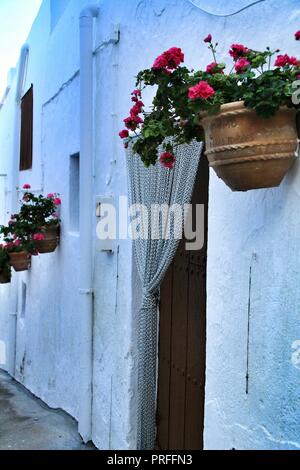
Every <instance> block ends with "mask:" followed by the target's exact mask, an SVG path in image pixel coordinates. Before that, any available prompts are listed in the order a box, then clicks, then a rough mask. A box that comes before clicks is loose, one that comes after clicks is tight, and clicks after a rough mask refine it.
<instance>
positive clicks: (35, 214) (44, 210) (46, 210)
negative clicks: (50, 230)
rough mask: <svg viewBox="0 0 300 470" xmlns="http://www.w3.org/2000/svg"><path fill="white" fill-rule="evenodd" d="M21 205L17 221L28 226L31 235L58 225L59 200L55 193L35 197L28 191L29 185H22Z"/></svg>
mask: <svg viewBox="0 0 300 470" xmlns="http://www.w3.org/2000/svg"><path fill="white" fill-rule="evenodd" d="M23 189H25V190H26V191H25V193H24V195H23V200H22V205H21V208H20V212H19V214H18V217H19V219H21V220H22V221H24V222H26V223H27V224H29V225H30V227H31V231H32V233H36V232H38V231H39V230H43V229H45V228H46V227H49V226H53V225H59V223H60V219H59V216H58V212H57V211H58V207H59V206H60V205H61V199H60V197H59V194H57V193H49V194H48V195H47V196H43V195H42V194H40V195H38V196H35V195H34V194H33V193H32V192H31V191H30V186H29V185H24V186H23Z"/></svg>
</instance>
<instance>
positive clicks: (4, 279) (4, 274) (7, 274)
mask: <svg viewBox="0 0 300 470" xmlns="http://www.w3.org/2000/svg"><path fill="white" fill-rule="evenodd" d="M10 281H11V271H10V270H5V271H0V284H9V283H10Z"/></svg>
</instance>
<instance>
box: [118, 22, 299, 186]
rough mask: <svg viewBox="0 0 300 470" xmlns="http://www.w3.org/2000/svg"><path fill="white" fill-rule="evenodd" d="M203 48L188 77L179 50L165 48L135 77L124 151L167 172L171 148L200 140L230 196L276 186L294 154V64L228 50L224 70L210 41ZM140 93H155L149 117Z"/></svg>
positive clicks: (240, 48) (267, 54) (235, 47)
mask: <svg viewBox="0 0 300 470" xmlns="http://www.w3.org/2000/svg"><path fill="white" fill-rule="evenodd" d="M299 38H300V34H299V31H297V32H296V33H295V39H296V40H298V41H299ZM203 41H204V43H205V44H207V46H208V48H209V50H210V51H211V53H212V55H213V62H211V63H209V64H207V65H206V67H205V68H204V69H202V70H194V69H191V70H189V69H188V68H187V67H185V66H183V65H182V63H183V62H184V54H183V51H182V50H181V49H180V48H178V47H171V48H170V49H168V50H166V51H164V52H163V53H162V54H161V55H159V56H158V57H157V58H156V59H155V60H154V62H153V65H152V66H151V67H150V68H148V69H146V70H141V71H140V72H139V73H138V74H137V81H136V89H135V90H133V92H132V93H131V108H130V111H129V115H128V117H126V118H125V119H124V120H123V121H124V129H122V130H121V131H120V133H119V136H120V138H121V139H122V140H123V142H124V147H125V148H127V147H128V145H129V143H132V150H133V152H134V153H135V154H137V155H138V156H140V158H141V160H142V161H143V163H144V164H145V166H146V167H150V166H151V165H155V164H156V162H157V161H159V162H160V164H161V165H163V166H164V167H165V168H167V169H168V170H170V171H171V170H172V168H173V167H174V166H175V167H176V158H178V157H176V148H177V147H178V146H179V145H181V144H184V143H190V142H192V141H193V140H196V141H198V142H199V141H204V140H205V144H206V154H207V157H208V160H209V163H210V166H211V167H212V168H213V169H214V170H215V172H216V173H217V175H218V176H219V177H220V178H222V180H223V181H224V182H225V183H226V184H227V185H228V186H229V187H230V188H231V189H232V190H234V191H247V190H249V189H257V188H270V187H274V186H278V185H279V184H280V182H281V181H282V179H283V178H284V176H285V174H286V173H287V171H288V170H289V168H290V167H291V165H292V164H293V162H294V160H295V157H296V152H297V145H298V142H297V131H296V113H297V110H299V109H300V103H299V99H298V98H299V90H297V87H295V85H296V84H297V80H299V78H300V60H299V59H298V58H297V57H294V56H290V55H288V54H278V52H279V50H278V49H274V50H272V49H270V48H269V47H267V48H266V49H265V50H262V51H257V50H255V49H252V48H249V47H248V46H245V45H243V44H237V43H234V44H231V46H230V49H229V51H228V53H229V55H230V57H231V60H232V65H230V67H227V65H226V63H223V62H219V61H218V58H217V46H218V42H215V40H214V39H213V37H212V35H211V34H208V35H207V36H206V37H205V38H204V39H203ZM299 44H300V43H299ZM148 86H150V87H153V86H156V87H157V89H156V95H155V97H154V98H153V101H152V110H151V112H149V110H148V109H147V110H145V108H144V103H143V101H142V95H143V93H144V89H145V88H146V87H148ZM299 117H300V114H299ZM297 119H298V116H297ZM299 122H300V119H299ZM137 137H138V138H137Z"/></svg>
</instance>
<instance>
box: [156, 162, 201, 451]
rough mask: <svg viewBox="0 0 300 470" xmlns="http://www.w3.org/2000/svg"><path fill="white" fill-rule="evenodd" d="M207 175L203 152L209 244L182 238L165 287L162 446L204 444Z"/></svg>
mask: <svg viewBox="0 0 300 470" xmlns="http://www.w3.org/2000/svg"><path fill="white" fill-rule="evenodd" d="M208 179H209V169H208V164H207V160H206V158H205V157H204V156H203V157H202V158H201V162H200V167H199V171H198V175H197V181H196V184H195V190H194V195H193V204H196V203H197V204H205V221H204V229H205V243H204V246H203V248H202V249H201V250H199V251H186V250H185V241H184V240H183V241H182V242H181V243H180V246H179V248H178V251H177V253H176V255H175V258H174V260H173V262H172V264H171V266H170V268H169V270H168V272H167V274H166V277H165V279H164V282H163V284H162V286H161V302H160V332H159V372H158V405H157V446H158V448H159V449H166V450H178V449H180V450H187V449H189V450H195V449H202V448H203V419H204V386H205V340H206V258H207V209H208Z"/></svg>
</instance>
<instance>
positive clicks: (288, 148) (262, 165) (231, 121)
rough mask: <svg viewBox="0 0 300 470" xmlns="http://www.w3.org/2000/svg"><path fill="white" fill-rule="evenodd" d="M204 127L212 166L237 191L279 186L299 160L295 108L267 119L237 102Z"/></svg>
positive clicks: (207, 120) (204, 121) (203, 122)
mask: <svg viewBox="0 0 300 470" xmlns="http://www.w3.org/2000/svg"><path fill="white" fill-rule="evenodd" d="M201 125H202V126H203V129H204V132H205V143H206V152H205V153H206V155H207V158H208V161H209V164H210V166H211V167H212V168H213V169H214V170H215V172H216V174H217V175H218V176H219V178H221V179H222V180H223V181H224V182H225V183H226V184H227V186H229V187H230V188H231V189H232V190H233V191H247V190H249V189H258V188H271V187H274V186H278V185H279V184H280V183H281V181H282V179H283V178H284V176H285V175H286V173H287V171H288V170H289V169H290V167H291V165H292V164H293V162H294V160H295V156H296V149H297V129H296V110H295V109H292V108H287V107H283V106H282V107H280V108H279V110H278V111H277V112H276V113H275V115H274V116H272V117H270V118H263V117H260V116H257V114H256V112H255V111H254V110H252V109H248V108H246V107H245V106H244V102H243V101H236V102H233V103H227V104H224V105H222V106H221V109H220V112H219V113H218V114H217V115H213V116H208V115H206V116H204V117H202V118H201Z"/></svg>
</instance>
